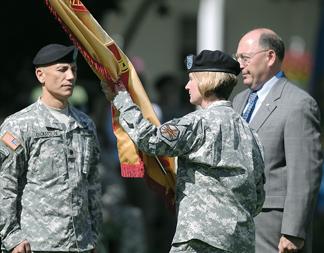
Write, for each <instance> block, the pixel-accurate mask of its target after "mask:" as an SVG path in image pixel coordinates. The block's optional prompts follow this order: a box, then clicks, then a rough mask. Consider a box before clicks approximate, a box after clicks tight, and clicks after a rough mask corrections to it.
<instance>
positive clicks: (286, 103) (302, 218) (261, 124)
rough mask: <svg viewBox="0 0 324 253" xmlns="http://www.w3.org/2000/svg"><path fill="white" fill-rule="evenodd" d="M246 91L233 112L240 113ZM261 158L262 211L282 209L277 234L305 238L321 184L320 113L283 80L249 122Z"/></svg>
mask: <svg viewBox="0 0 324 253" xmlns="http://www.w3.org/2000/svg"><path fill="white" fill-rule="evenodd" d="M248 93H249V91H248V90H245V91H243V92H241V93H240V94H238V95H237V96H236V97H235V98H234V101H233V107H234V109H235V110H236V111H237V112H238V113H240V114H242V111H243V109H244V107H245V104H246V102H247V99H248ZM250 126H251V127H252V128H253V129H254V130H255V131H256V132H257V134H258V135H259V137H260V140H261V143H262V144H263V146H264V153H265V176H266V184H265V191H266V199H265V203H264V206H263V208H270V209H283V219H282V226H281V234H288V235H292V236H297V237H300V238H304V239H305V237H306V231H307V228H308V225H309V224H310V223H311V220H312V218H313V212H314V209H315V205H316V198H317V195H318V191H319V186H320V180H321V164H322V149H321V144H320V113H319V109H318V106H317V104H316V102H315V100H314V99H313V98H312V97H311V96H310V95H308V94H307V93H306V92H304V91H303V90H301V89H299V88H298V87H296V86H295V85H293V84H292V83H291V82H290V81H288V80H287V79H286V78H280V79H279V80H278V81H277V83H275V85H274V86H273V88H272V89H271V90H270V92H269V94H268V95H267V97H266V98H265V100H264V101H263V103H262V105H261V107H260V108H259V110H258V111H257V112H256V114H255V116H254V118H253V119H252V121H251V122H250Z"/></svg>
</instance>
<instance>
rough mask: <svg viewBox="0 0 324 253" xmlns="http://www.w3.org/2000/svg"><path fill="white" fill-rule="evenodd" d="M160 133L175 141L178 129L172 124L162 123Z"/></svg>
mask: <svg viewBox="0 0 324 253" xmlns="http://www.w3.org/2000/svg"><path fill="white" fill-rule="evenodd" d="M160 132H161V135H162V136H163V137H164V138H166V139H167V140H168V141H175V140H176V139H178V136H179V133H180V131H179V129H178V128H177V127H176V126H174V125H168V124H166V125H163V126H161V128H160Z"/></svg>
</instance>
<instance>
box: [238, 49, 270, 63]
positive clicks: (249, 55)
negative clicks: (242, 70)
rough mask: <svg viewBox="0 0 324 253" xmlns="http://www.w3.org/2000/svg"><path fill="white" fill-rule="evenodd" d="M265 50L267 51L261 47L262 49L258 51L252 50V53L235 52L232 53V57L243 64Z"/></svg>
mask: <svg viewBox="0 0 324 253" xmlns="http://www.w3.org/2000/svg"><path fill="white" fill-rule="evenodd" d="M266 51H269V49H263V50H260V51H257V52H254V53H246V54H244V53H243V54H236V55H233V58H234V59H235V60H237V61H238V62H239V63H241V64H243V65H247V64H249V63H250V62H251V60H252V58H253V57H254V56H256V55H257V54H259V53H263V52H266Z"/></svg>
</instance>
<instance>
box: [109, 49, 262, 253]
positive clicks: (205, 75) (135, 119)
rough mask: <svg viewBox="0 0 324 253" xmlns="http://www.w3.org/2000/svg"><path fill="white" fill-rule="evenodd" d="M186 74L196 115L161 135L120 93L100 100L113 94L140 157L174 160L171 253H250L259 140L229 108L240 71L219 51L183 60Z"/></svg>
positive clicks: (258, 200) (258, 195)
mask: <svg viewBox="0 0 324 253" xmlns="http://www.w3.org/2000/svg"><path fill="white" fill-rule="evenodd" d="M186 66H187V70H188V73H189V81H188V83H187V85H186V87H185V88H186V90H188V92H189V95H190V102H191V103H192V104H194V105H197V106H200V107H201V108H200V109H198V110H196V111H194V112H192V113H189V114H187V115H185V116H183V117H182V118H178V119H174V120H171V121H169V122H166V123H165V124H163V125H161V126H159V127H156V126H154V125H153V124H151V123H150V122H149V121H148V120H146V119H144V118H143V116H142V113H141V111H140V110H139V108H138V107H137V106H136V105H135V104H134V103H133V101H132V99H131V97H130V96H129V94H128V92H127V91H126V90H125V89H124V88H123V87H121V86H119V87H118V88H117V89H115V91H107V90H106V92H105V93H106V94H107V93H109V92H111V93H113V96H114V98H113V100H112V101H113V104H114V106H115V107H116V108H117V109H118V110H119V112H120V116H119V121H120V124H121V125H122V127H123V128H124V130H125V131H126V132H127V133H128V135H129V136H130V137H131V138H132V140H133V141H134V142H135V144H136V145H137V146H138V148H139V149H140V150H142V151H143V152H145V153H148V154H152V155H159V156H160V155H167V156H178V169H177V187H176V189H177V190H176V204H177V215H178V217H177V219H178V221H177V227H176V232H175V235H174V238H173V242H172V247H171V251H170V252H199V253H200V252H203V253H205V252H214V253H215V252H216V253H217V252H240V253H242V252H248V253H251V252H254V241H255V239H254V223H253V216H255V215H256V214H257V213H258V212H259V211H260V209H261V206H262V204H263V201H264V190H263V184H264V180H263V178H264V177H263V167H264V164H263V153H262V148H261V145H260V143H259V141H258V139H257V137H256V136H255V134H254V133H253V132H252V131H251V129H250V128H249V126H248V124H247V123H246V122H245V121H244V120H243V119H242V118H241V117H240V115H238V114H237V113H236V112H234V110H233V109H232V106H231V102H229V101H228V100H227V99H228V97H229V95H230V94H231V92H232V90H233V87H234V86H235V85H236V83H237V77H236V76H237V75H238V74H239V73H240V65H239V63H238V62H237V61H235V60H234V59H232V58H231V57H230V56H229V55H227V54H225V53H223V52H221V51H209V50H204V51H202V52H201V53H200V54H199V55H197V56H194V55H190V56H187V58H186ZM104 87H107V86H106V85H105V86H104ZM111 93H110V94H111Z"/></svg>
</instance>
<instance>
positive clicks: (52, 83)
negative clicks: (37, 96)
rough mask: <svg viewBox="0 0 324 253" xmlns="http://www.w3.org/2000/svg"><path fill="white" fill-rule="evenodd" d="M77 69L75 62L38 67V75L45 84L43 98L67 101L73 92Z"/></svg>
mask: <svg viewBox="0 0 324 253" xmlns="http://www.w3.org/2000/svg"><path fill="white" fill-rule="evenodd" d="M76 69H77V68H76V64H74V63H56V64H53V65H49V66H46V67H39V68H37V69H36V76H37V78H38V80H39V81H40V83H41V84H42V85H43V93H42V98H45V99H46V100H48V99H56V100H59V101H62V102H66V101H67V99H68V98H69V97H70V96H72V93H73V86H74V83H75V80H76Z"/></svg>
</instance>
